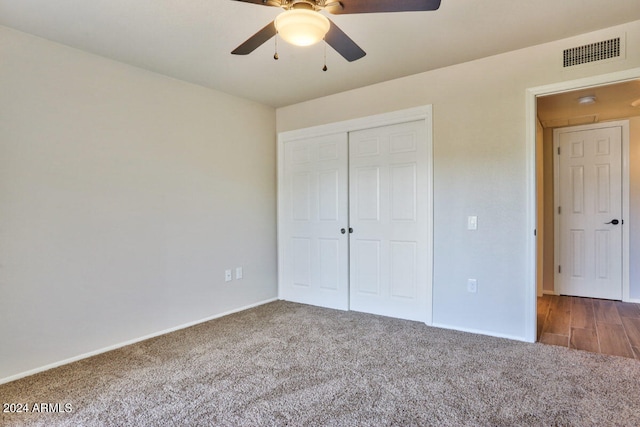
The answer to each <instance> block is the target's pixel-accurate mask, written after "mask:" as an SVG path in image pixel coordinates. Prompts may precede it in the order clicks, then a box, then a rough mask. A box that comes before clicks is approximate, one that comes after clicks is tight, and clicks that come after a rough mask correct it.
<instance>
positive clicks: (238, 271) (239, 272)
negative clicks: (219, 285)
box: [236, 267, 242, 279]
mask: <svg viewBox="0 0 640 427" xmlns="http://www.w3.org/2000/svg"><path fill="white" fill-rule="evenodd" d="M236 279H242V267H236Z"/></svg>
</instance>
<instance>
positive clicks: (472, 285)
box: [467, 279, 478, 293]
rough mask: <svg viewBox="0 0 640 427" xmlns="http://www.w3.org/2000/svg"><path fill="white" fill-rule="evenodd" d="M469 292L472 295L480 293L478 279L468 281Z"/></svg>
mask: <svg viewBox="0 0 640 427" xmlns="http://www.w3.org/2000/svg"><path fill="white" fill-rule="evenodd" d="M467 291H469V292H471V293H476V292H478V281H477V280H476V279H469V280H467Z"/></svg>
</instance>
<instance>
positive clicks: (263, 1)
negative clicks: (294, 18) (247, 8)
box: [234, 0, 282, 7]
mask: <svg viewBox="0 0 640 427" xmlns="http://www.w3.org/2000/svg"><path fill="white" fill-rule="evenodd" d="M234 1H241V2H243V3H253V4H259V5H262V6H275V7H280V6H282V3H281V2H280V0H234Z"/></svg>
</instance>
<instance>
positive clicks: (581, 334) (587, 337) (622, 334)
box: [537, 295, 640, 360]
mask: <svg viewBox="0 0 640 427" xmlns="http://www.w3.org/2000/svg"><path fill="white" fill-rule="evenodd" d="M537 337H538V341H539V342H541V343H544V344H551V345H559V346H563V347H569V348H575V349H578V350H585V351H591V352H594V353H603V354H611V355H615V356H622V357H629V358H634V357H635V358H636V359H639V360H640V304H632V303H625V302H620V301H609V300H599V299H591V298H580V297H570V296H558V295H544V296H542V297H540V298H538V332H537Z"/></svg>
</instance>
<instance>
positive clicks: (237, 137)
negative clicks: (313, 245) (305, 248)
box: [0, 27, 277, 381]
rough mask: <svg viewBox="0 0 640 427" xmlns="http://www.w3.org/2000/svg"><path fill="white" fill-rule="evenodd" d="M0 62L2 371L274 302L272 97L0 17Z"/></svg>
mask: <svg viewBox="0 0 640 427" xmlns="http://www.w3.org/2000/svg"><path fill="white" fill-rule="evenodd" d="M0 57H1V58H2V66H0V93H1V94H2V96H0V336H2V342H1V344H0V381H1V380H2V379H3V378H8V377H11V376H14V375H18V374H20V373H24V372H26V371H30V370H32V369H37V368H40V367H42V366H46V365H48V364H53V363H57V362H60V361H62V360H66V359H68V358H73V357H76V356H78V355H82V354H85V353H88V352H93V351H96V350H100V349H103V348H105V347H109V346H113V345H118V344H120V343H123V342H126V341H128V340H134V339H137V338H140V337H143V336H146V335H148V334H154V333H158V332H160V331H164V330H167V329H171V328H175V327H178V326H180V325H184V324H187V323H190V322H195V321H198V320H200V319H204V318H208V317H211V316H215V315H217V314H220V313H223V312H227V311H230V310H235V309H239V308H242V307H245V306H247V305H251V304H255V303H259V302H262V301H265V300H268V299H271V298H275V297H276V295H277V292H276V240H275V233H276V229H275V224H276V221H275V209H276V203H275V192H276V190H275V165H276V160H275V110H274V109H273V108H271V107H265V106H262V105H258V104H256V103H253V102H249V101H246V100H243V99H239V98H236V97H232V96H228V95H225V94H222V93H219V92H214V91H211V90H208V89H205V88H202V87H199V86H195V85H191V84H187V83H183V82H179V81H177V80H174V79H170V78H167V77H163V76H160V75H157V74H153V73H150V72H147V71H143V70H140V69H136V68H133V67H130V66H127V65H124V64H121V63H117V62H114V61H110V60H107V59H104V58H100V57H97V56H93V55H89V54H87V53H83V52H81V51H78V50H74V49H71V48H67V47H64V46H61V45H57V44H54V43H51V42H48V41H45V40H42V39H38V38H35V37H32V36H29V35H26V34H23V33H19V32H16V31H13V30H9V29H7V28H3V27H0ZM238 266H242V267H243V268H244V278H243V279H242V280H240V281H235V280H234V281H232V282H230V283H225V282H224V270H225V269H227V268H234V267H238Z"/></svg>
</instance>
